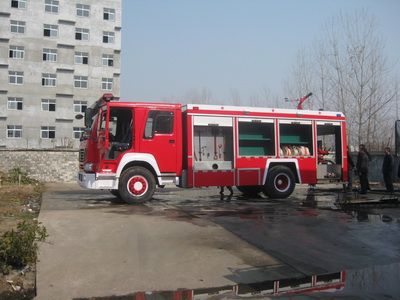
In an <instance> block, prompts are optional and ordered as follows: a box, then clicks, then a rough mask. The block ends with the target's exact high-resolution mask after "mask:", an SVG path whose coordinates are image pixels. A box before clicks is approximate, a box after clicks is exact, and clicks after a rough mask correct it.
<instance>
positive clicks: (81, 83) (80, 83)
mask: <svg viewBox="0 0 400 300" xmlns="http://www.w3.org/2000/svg"><path fill="white" fill-rule="evenodd" d="M74 87H76V88H81V89H87V87H88V77H87V76H76V75H75V76H74Z"/></svg>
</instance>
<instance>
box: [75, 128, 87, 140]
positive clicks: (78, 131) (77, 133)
mask: <svg viewBox="0 0 400 300" xmlns="http://www.w3.org/2000/svg"><path fill="white" fill-rule="evenodd" d="M84 131H85V127H74V134H73V135H74V139H80V138H81V136H82V133H83V132H84Z"/></svg>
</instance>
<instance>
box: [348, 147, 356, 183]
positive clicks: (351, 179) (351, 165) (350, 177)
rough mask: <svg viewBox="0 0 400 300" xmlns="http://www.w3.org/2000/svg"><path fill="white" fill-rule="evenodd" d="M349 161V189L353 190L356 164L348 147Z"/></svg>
mask: <svg viewBox="0 0 400 300" xmlns="http://www.w3.org/2000/svg"><path fill="white" fill-rule="evenodd" d="M347 162H348V166H347V169H348V170H347V173H348V180H349V183H348V185H347V189H348V190H349V191H351V190H352V189H353V170H354V168H355V166H356V165H355V164H354V162H353V159H352V157H351V154H350V150H349V147H347Z"/></svg>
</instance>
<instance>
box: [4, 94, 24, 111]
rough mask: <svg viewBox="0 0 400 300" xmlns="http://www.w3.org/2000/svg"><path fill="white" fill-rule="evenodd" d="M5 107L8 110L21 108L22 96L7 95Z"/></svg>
mask: <svg viewBox="0 0 400 300" xmlns="http://www.w3.org/2000/svg"><path fill="white" fill-rule="evenodd" d="M7 108H8V109H9V110H22V98H18V97H9V98H8V100H7Z"/></svg>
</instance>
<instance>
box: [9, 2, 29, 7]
mask: <svg viewBox="0 0 400 300" xmlns="http://www.w3.org/2000/svg"><path fill="white" fill-rule="evenodd" d="M11 7H13V8H26V0H11Z"/></svg>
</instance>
